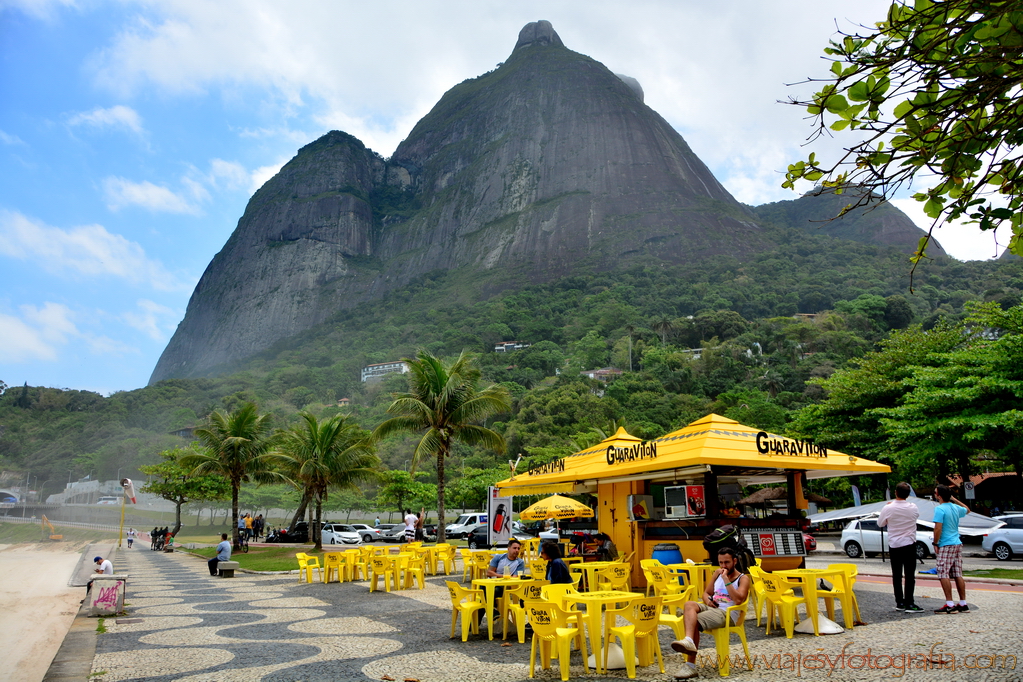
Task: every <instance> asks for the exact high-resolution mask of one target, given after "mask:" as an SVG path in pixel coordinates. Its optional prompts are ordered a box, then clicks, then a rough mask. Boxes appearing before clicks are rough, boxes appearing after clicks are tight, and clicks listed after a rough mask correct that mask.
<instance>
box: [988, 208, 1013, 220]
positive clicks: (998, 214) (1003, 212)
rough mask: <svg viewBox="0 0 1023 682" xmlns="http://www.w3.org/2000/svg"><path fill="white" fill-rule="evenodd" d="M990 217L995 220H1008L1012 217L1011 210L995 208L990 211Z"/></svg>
mask: <svg viewBox="0 0 1023 682" xmlns="http://www.w3.org/2000/svg"><path fill="white" fill-rule="evenodd" d="M991 217H992V218H995V219H997V220H1008V219H1009V218H1011V217H1012V211H1010V210H1009V209H1007V208H996V209H994V210H993V211H991Z"/></svg>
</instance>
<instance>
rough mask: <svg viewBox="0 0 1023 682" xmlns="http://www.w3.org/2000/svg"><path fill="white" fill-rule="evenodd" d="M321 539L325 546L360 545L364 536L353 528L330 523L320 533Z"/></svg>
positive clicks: (342, 524)
mask: <svg viewBox="0 0 1023 682" xmlns="http://www.w3.org/2000/svg"><path fill="white" fill-rule="evenodd" d="M320 539H321V540H322V542H323V544H325V545H358V544H360V543H361V542H362V536H361V535H360V534H359V532H358V531H356V530H355V529H354V528H352V527H351V526H349V525H347V524H344V523H328V524H326V525H324V526H323V530H322V531H320Z"/></svg>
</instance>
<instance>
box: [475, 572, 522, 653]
mask: <svg viewBox="0 0 1023 682" xmlns="http://www.w3.org/2000/svg"><path fill="white" fill-rule="evenodd" d="M522 580H523V579H522V578H520V577H519V576H511V577H508V578H476V579H475V580H473V581H472V586H473V587H479V588H482V589H483V595H484V596H485V597H486V601H487V638H488V639H493V638H494V595H495V594H497V588H498V587H499V586H502V585H521V584H522Z"/></svg>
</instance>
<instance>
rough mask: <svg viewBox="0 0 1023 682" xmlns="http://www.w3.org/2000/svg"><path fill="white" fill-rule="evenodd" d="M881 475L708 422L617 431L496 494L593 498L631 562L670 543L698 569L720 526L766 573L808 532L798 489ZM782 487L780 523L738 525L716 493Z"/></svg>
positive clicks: (715, 419)
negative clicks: (733, 530)
mask: <svg viewBox="0 0 1023 682" xmlns="http://www.w3.org/2000/svg"><path fill="white" fill-rule="evenodd" d="M890 471H891V468H890V467H888V466H887V465H884V464H879V463H877V462H872V461H870V460H866V459H861V458H859V457H853V456H852V455H845V454H842V453H841V452H836V451H835V450H828V449H826V448H823V447H821V446H818V445H816V444H815V443H812V442H810V441H800V440H794V439H791V438H786V437H784V436H779V435H776V434H773V433H768V432H766V431H761V430H760V429H756V428H752V427H749V426H744V425H743V424H740V423H739V422H737V421H735V420H732V419H727V418H725V417H722V416H719V415H716V414H709V415H707V416H706V417H704V418H702V419H699V420H697V421H695V422H693V423H691V424H689V425H688V426H686V427H684V428H682V429H679V430H677V431H673V432H671V433H669V434H666V435H664V436H661V437H660V438H656V439H654V440H650V441H645V442H644V441H642V440H641V439H639V438H636V437H635V436H632V435H630V434H628V433H627V432H626V431H625V429H619V430H618V432H617V433H616V434H614V435H613V436H611V437H610V438H607V439H605V440H604V441H601V442H600V443H599V444H597V445H595V446H593V447H591V448H588V449H586V450H583V451H582V452H578V453H576V454H573V455H569V456H567V457H562V458H560V459H557V460H554V461H552V462H549V463H547V464H544V465H541V466H536V467H533V468H530V469H529V470H527V471H525V472H521V473H517V474H516V475H515V476H513V477H512V478H509V479H507V480H505V481H501V482H500V483H498V484H497V487H498V488H499V489H500V491H501V494H502V495H506V496H513V495H545V494H550V493H561V494H568V495H579V494H583V493H589V494H594V495H596V496H597V499H598V502H597V509H596V512H597V514H596V522H597V527H598V528H599V529H600V531H601V532H603V533H607V534H608V535H609V536H610V537H611V540H612V541H613V542H614V543H615V545H616V546H617V547H618V551H619V552H621V553H628V552H633V551H634V552H635V555H634V556H633V578H634V582H638V581H637V580H635V579H636V578H641V576H642V572H641V571H640V570H639V561H640V560H641V559H646V558H650V557H651V555H652V553H653V548H654V546H655V545H657V544H660V543H666V542H670V543H673V544H675V545H677V546H678V547H679V549H680V550H681V552H682V555H683V557H684V558H686V559H693V560H694V561H703V560H705V559H707V552H706V550H705V549H704V548H703V538H704V537H705V536H706V534H707V533H709V532H710V531H712V530H713V529H715V528H719V527H720V526H723V525H725V524H733V525H736V526H738V527H739V528H740V529H741V531H742V533H743V536H744V537H745V538H746V541H747V544H748V545H749V547H750V549H751V550H753V553H754V554H756V555H757V556H758V557H760V558H761V559H762V560H763V564H764V568H765V569H767V570H779V569H787V568H800V567H802V566H803V565H804V562H805V550H804V546H803V539H802V530H803V527H804V526H806V525H808V522H807V521H806V520H805V519H804V518H803V516H802V515H801V514H799V510H804V509H806V508H807V503H806V499H805V498H804V496H803V483H804V481H805V480H806V479H814V478H830V477H834V476H855V475H860V474H875V473H887V472H890ZM766 483H786V484H787V490H788V510H789V514H787V515H778V516H776V517H771V518H767V519H746V518H735V517H729V516H726V515H725V514H724V509H722V505H721V503H720V494H721V491H722V489H726V490H730V489H735V490H738V488H737V486H742V485H754V484H766Z"/></svg>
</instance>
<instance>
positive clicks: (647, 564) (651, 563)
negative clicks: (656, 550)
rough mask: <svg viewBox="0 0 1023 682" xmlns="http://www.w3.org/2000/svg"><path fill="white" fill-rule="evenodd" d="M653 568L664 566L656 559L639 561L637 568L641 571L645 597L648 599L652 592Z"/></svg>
mask: <svg viewBox="0 0 1023 682" xmlns="http://www.w3.org/2000/svg"><path fill="white" fill-rule="evenodd" d="M655 566H664V564H662V563H661V562H660V561H658V560H657V559H640V561H639V568H640V570H642V571H643V577H644V578H646V596H648V597H649V596H650V595H651V594H652V593H653V591H654V574H653V569H654V567H655ZM662 596H663V595H662Z"/></svg>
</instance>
